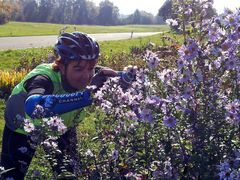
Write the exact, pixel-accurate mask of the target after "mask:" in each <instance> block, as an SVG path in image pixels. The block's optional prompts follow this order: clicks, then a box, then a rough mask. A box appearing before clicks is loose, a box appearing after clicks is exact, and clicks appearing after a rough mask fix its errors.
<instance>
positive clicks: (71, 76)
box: [60, 60, 97, 90]
mask: <svg viewBox="0 0 240 180" xmlns="http://www.w3.org/2000/svg"><path fill="white" fill-rule="evenodd" d="M96 64H97V60H91V61H87V60H81V61H71V62H69V64H68V65H67V67H66V70H65V67H64V65H62V66H60V71H61V73H62V74H63V75H65V77H66V79H67V81H68V83H69V84H70V85H71V86H72V87H73V88H75V89H78V90H83V89H84V88H86V86H87V85H89V83H90V82H91V79H92V77H93V75H94V68H95V66H96Z"/></svg>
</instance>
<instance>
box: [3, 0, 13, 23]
mask: <svg viewBox="0 0 240 180" xmlns="http://www.w3.org/2000/svg"><path fill="white" fill-rule="evenodd" d="M15 9H16V4H14V3H12V2H11V1H10V0H2V1H0V24H4V23H7V22H8V21H9V20H10V19H11V17H12V13H13V12H14V10H15Z"/></svg>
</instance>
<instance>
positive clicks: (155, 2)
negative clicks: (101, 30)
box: [91, 0, 240, 15]
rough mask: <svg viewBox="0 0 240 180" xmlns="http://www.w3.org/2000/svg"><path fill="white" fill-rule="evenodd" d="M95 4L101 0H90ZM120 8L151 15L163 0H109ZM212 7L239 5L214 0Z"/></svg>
mask: <svg viewBox="0 0 240 180" xmlns="http://www.w3.org/2000/svg"><path fill="white" fill-rule="evenodd" d="M91 1H93V2H95V4H97V5H98V4H99V2H101V1H103V0H91ZM110 1H111V2H113V4H114V5H115V6H117V7H118V8H119V10H120V14H124V15H128V14H132V13H133V12H134V11H135V10H136V9H139V10H143V11H146V12H150V13H152V14H153V15H156V14H157V13H158V9H159V8H160V7H161V6H162V5H163V3H164V2H165V0H110ZM214 7H215V8H216V9H217V11H218V13H221V12H223V9H224V7H229V8H230V9H235V8H237V7H240V0H214Z"/></svg>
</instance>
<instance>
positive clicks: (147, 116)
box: [141, 108, 153, 123]
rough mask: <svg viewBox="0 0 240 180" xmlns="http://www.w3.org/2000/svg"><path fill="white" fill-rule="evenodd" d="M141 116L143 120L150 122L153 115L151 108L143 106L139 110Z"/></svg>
mask: <svg viewBox="0 0 240 180" xmlns="http://www.w3.org/2000/svg"><path fill="white" fill-rule="evenodd" d="M141 118H142V120H143V121H144V122H149V123H152V122H153V115H152V110H151V109H147V108H144V109H143V110H142V111H141Z"/></svg>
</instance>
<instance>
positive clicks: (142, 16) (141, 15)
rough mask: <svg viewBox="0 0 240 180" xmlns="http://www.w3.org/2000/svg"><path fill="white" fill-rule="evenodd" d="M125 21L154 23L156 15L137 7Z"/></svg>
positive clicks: (129, 22)
mask: <svg viewBox="0 0 240 180" xmlns="http://www.w3.org/2000/svg"><path fill="white" fill-rule="evenodd" d="M123 22H125V24H153V23H154V16H153V15H152V14H151V13H147V12H145V11H139V10H138V9H136V10H135V11H134V13H133V14H131V15H129V16H128V17H127V18H126V19H125V20H124V21H123Z"/></svg>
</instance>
